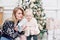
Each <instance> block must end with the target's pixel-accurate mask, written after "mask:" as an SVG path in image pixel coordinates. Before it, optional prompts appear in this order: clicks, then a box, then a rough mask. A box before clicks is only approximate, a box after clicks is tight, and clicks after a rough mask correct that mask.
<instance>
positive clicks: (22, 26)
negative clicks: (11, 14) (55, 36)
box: [18, 19, 27, 32]
mask: <svg viewBox="0 0 60 40" xmlns="http://www.w3.org/2000/svg"><path fill="white" fill-rule="evenodd" d="M26 22H27V21H26V19H23V20H22V21H20V22H19V23H18V31H19V32H21V31H23V29H24V28H25V24H26Z"/></svg>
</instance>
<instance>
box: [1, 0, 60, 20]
mask: <svg viewBox="0 0 60 40" xmlns="http://www.w3.org/2000/svg"><path fill="white" fill-rule="evenodd" d="M42 2H43V8H44V9H45V10H44V12H45V13H46V16H47V17H53V18H55V19H56V18H58V19H60V0H42ZM17 4H18V0H0V6H2V7H4V9H7V10H4V17H3V20H5V19H6V18H9V17H11V14H12V9H13V8H14V7H16V6H17Z"/></svg>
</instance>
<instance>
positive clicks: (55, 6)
mask: <svg viewBox="0 0 60 40" xmlns="http://www.w3.org/2000/svg"><path fill="white" fill-rule="evenodd" d="M42 2H43V8H44V9H45V13H46V16H47V17H52V18H54V19H59V20H60V0H42Z"/></svg>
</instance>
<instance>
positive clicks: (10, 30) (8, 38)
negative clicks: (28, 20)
mask: <svg viewBox="0 0 60 40" xmlns="http://www.w3.org/2000/svg"><path fill="white" fill-rule="evenodd" d="M23 16H24V10H23V9H22V8H20V7H16V8H15V9H14V10H13V15H12V18H10V19H7V20H6V21H5V22H4V24H3V34H2V37H1V40H14V37H13V36H12V35H13V34H14V32H17V31H18V29H17V27H16V25H17V24H18V21H21V20H22V19H23ZM14 36H15V35H14Z"/></svg>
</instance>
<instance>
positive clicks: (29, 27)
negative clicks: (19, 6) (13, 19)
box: [18, 9, 40, 40]
mask: <svg viewBox="0 0 60 40" xmlns="http://www.w3.org/2000/svg"><path fill="white" fill-rule="evenodd" d="M32 12H33V11H32V9H26V10H25V18H24V19H23V20H22V21H21V22H19V23H18V30H19V31H20V32H21V31H22V30H23V29H24V31H25V35H26V36H28V37H27V40H28V38H29V36H30V35H36V37H37V34H39V33H40V31H39V29H38V24H37V20H36V19H35V18H34V17H33V13H32ZM20 29H21V30H20ZM31 37H34V36H31ZM31 37H30V38H31ZM34 40H35V39H34Z"/></svg>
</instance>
